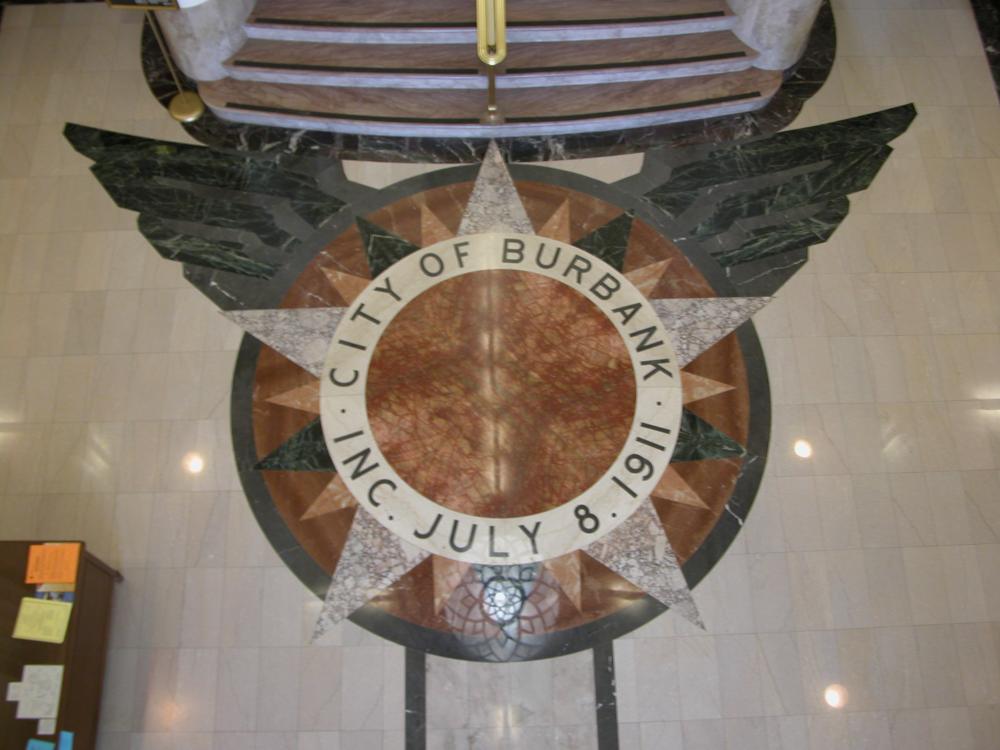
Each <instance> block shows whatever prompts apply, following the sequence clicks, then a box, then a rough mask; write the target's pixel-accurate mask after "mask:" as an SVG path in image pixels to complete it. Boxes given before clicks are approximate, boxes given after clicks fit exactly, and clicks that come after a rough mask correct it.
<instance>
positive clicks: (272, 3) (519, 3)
mask: <svg viewBox="0 0 1000 750" xmlns="http://www.w3.org/2000/svg"><path fill="white" fill-rule="evenodd" d="M701 14H714V15H724V16H730V15H732V11H731V10H730V9H729V6H728V5H727V4H726V2H725V0H630V2H627V3H619V2H615V3H609V2H607V0H547V2H544V3H542V2H538V1H537V0H507V24H508V26H512V27H516V26H518V25H521V24H547V23H573V22H577V23H588V22H608V23H625V22H640V21H644V20H645V21H650V20H658V19H666V18H670V17H675V16H682V17H683V16H691V15H701ZM250 22H251V23H256V24H266V23H295V22H301V23H330V24H338V25H339V24H343V25H359V26H388V27H393V26H395V27H398V26H441V25H446V26H456V25H459V26H463V25H474V24H475V22H476V11H475V3H473V2H472V1H471V0H420V2H413V0H382V1H381V2H379V3H378V4H377V5H373V4H370V3H359V2H357V0H258V3H257V6H256V8H254V11H253V13H252V15H251V18H250Z"/></svg>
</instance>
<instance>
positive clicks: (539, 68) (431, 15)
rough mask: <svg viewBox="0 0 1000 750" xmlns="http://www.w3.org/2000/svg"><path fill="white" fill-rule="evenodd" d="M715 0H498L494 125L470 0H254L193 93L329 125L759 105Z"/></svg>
mask: <svg viewBox="0 0 1000 750" xmlns="http://www.w3.org/2000/svg"><path fill="white" fill-rule="evenodd" d="M734 21H735V16H734V15H733V14H732V12H731V11H730V9H729V7H728V6H727V5H726V2H725V0H631V1H628V2H617V1H616V2H609V1H608V0H576V1H575V2H570V1H569V0H508V2H507V40H508V56H507V60H506V61H505V63H504V66H503V68H502V73H501V74H500V75H499V76H498V78H497V89H498V91H497V99H498V103H499V106H500V112H501V113H502V115H503V116H504V122H503V123H502V124H489V125H487V124H482V123H481V122H480V119H481V117H482V115H483V112H484V110H485V106H486V86H487V82H486V75H485V74H484V72H483V70H482V69H481V67H480V65H479V61H478V60H477V58H476V51H475V43H476V20H475V2H474V0H380V1H379V2H375V1H374V0H372V1H370V2H366V3H360V2H356V0H259V2H258V3H257V6H256V8H255V9H254V11H253V13H252V14H251V16H250V18H249V19H248V20H247V22H246V25H245V30H246V34H247V37H248V39H247V41H246V43H245V44H244V45H243V47H242V48H241V49H240V50H239V51H238V52H237V53H236V54H235V55H233V56H232V57H231V58H230V59H229V60H228V61H227V62H226V65H225V67H226V70H227V72H228V77H226V78H224V79H222V80H219V81H208V82H203V83H201V84H200V85H199V91H200V92H201V95H202V97H203V98H204V99H205V101H206V103H207V104H208V105H209V106H210V107H211V108H212V109H213V110H214V111H215V112H216V113H217V114H218V115H219V116H221V117H223V118H224V119H227V120H233V121H238V122H247V123H256V124H262V125H272V126H277V127H285V128H295V129H308V130H327V131H336V132H342V133H355V134H367V135H386V136H424V137H511V136H534V135H554V134H568V133H587V132H601V131H614V130H621V129H626V128H635V127H642V126H651V125H662V124H666V123H673V122H681V121H685V120H696V119H701V118H705V117H716V116H720V115H728V114H735V113H738V112H746V111H750V110H754V109H758V108H760V107H762V106H764V105H765V104H766V103H767V102H768V101H769V100H770V98H771V97H772V96H773V95H774V93H775V92H776V91H777V89H778V87H779V86H780V85H781V73H780V72H777V71H764V70H760V69H757V68H754V67H753V62H754V59H755V57H756V54H755V52H754V51H753V50H752V49H750V48H749V47H747V46H745V45H744V44H742V43H741V42H740V41H739V39H737V38H736V36H735V35H733V33H732V31H731V28H732V26H733V24H734Z"/></svg>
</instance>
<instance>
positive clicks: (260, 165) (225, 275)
mask: <svg viewBox="0 0 1000 750" xmlns="http://www.w3.org/2000/svg"><path fill="white" fill-rule="evenodd" d="M63 132H64V135H65V137H66V139H67V140H68V141H69V142H70V143H71V144H72V146H73V147H74V148H75V149H76V150H77V151H78V152H80V153H81V154H83V155H84V156H86V157H88V158H89V159H92V160H93V161H94V164H93V166H92V167H91V171H92V172H93V173H94V175H95V176H96V177H97V179H98V181H99V182H100V183H101V185H103V186H104V189H105V190H107V192H108V194H109V195H110V196H111V197H112V199H113V200H114V201H115V203H117V204H118V205H119V206H121V207H122V208H127V209H130V210H133V211H137V212H139V219H138V227H139V231H140V232H142V234H143V235H144V236H145V237H146V239H147V240H149V242H150V244H152V245H153V247H154V248H156V250H157V252H158V253H159V254H160V255H162V256H163V257H164V258H167V259H169V260H176V261H179V262H181V263H183V264H184V266H185V275H186V276H187V277H188V278H189V279H190V280H192V281H193V282H194V283H195V284H196V286H199V287H200V288H201V289H202V291H204V292H206V293H207V294H209V296H211V297H213V299H216V301H217V302H219V303H220V307H223V308H224V309H225V308H228V307H232V306H233V304H234V301H235V300H236V299H237V298H239V299H240V300H241V301H242V300H244V299H246V298H252V297H253V296H254V295H253V294H252V293H251V294H247V293H246V292H248V291H249V292H252V289H253V286H254V283H253V282H254V281H256V282H258V283H259V284H266V282H267V281H269V280H270V279H271V278H272V277H274V276H275V275H276V274H277V273H279V271H281V269H282V268H283V267H284V265H285V264H286V263H287V261H288V260H289V259H290V258H291V257H292V256H293V254H294V251H295V249H296V248H297V247H298V246H299V245H300V244H301V243H304V242H308V241H310V240H311V239H313V238H314V237H315V235H316V231H317V229H319V228H320V227H322V226H323V225H324V224H325V223H327V222H328V221H329V220H330V219H331V217H333V216H334V215H335V214H336V213H337V212H338V211H340V209H341V208H343V207H344V205H345V201H344V200H342V199H341V198H339V197H337V196H336V195H334V194H333V192H332V190H331V189H330V186H331V184H332V183H333V182H335V180H336V177H337V175H336V174H333V175H331V174H330V173H331V172H334V173H336V172H339V170H340V165H339V162H336V161H334V160H329V159H324V160H320V159H316V158H312V157H300V156H293V155H289V154H275V155H270V154H251V153H245V152H239V153H237V152H226V151H218V150H215V149H208V148H205V147H202V146H191V145H186V144H180V143H171V142H168V141H159V140H153V139H149V138H139V137H137V136H132V135H126V134H123V133H114V132H110V131H106V130H99V129H96V128H90V127H86V126H83V125H76V124H72V123H70V124H67V125H66V127H65V129H64V131H63ZM238 279H243V280H244V281H243V282H242V284H241V283H239V282H238ZM234 281H236V282H237V283H236V286H239V287H241V288H240V292H241V294H238V295H236V294H230V293H227V292H226V287H227V286H233V285H234ZM199 282H200V283H199Z"/></svg>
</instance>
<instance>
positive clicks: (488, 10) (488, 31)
mask: <svg viewBox="0 0 1000 750" xmlns="http://www.w3.org/2000/svg"><path fill="white" fill-rule="evenodd" d="M476 54H477V55H478V56H479V60H480V61H481V62H482V63H483V65H485V66H486V80H487V90H486V97H487V98H486V114H485V115H483V122H484V123H500V122H503V115H501V114H500V107H499V105H498V104H497V66H498V65H500V63H502V62H503V61H504V59H505V58H506V57H507V8H506V2H505V0H476Z"/></svg>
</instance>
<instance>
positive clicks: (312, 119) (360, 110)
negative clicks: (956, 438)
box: [199, 68, 781, 138]
mask: <svg viewBox="0 0 1000 750" xmlns="http://www.w3.org/2000/svg"><path fill="white" fill-rule="evenodd" d="M780 85H781V73H780V72H775V71H765V70H760V69H757V68H749V69H747V70H740V71H735V72H732V73H721V74H716V75H708V76H695V77H688V78H672V79H661V80H656V81H638V82H622V83H607V84H597V85H580V86H566V87H562V88H559V89H551V88H544V87H543V88H521V89H506V90H500V91H499V92H498V102H499V105H500V111H501V113H502V114H503V116H504V117H505V121H504V122H503V123H502V124H489V125H486V124H482V123H481V122H480V117H481V116H482V114H483V111H484V109H485V106H486V98H485V93H484V92H475V93H473V92H470V91H462V90H452V89H431V90H428V89H405V88H378V87H334V86H308V85H300V84H290V83H267V82H262V81H241V80H237V79H233V78H225V79H222V80H220V81H208V82H204V83H202V84H201V85H200V86H199V91H200V92H201V95H202V97H203V98H204V99H205V102H206V103H207V104H208V105H209V106H210V107H211V108H212V110H213V111H215V112H216V114H218V115H219V116H220V117H223V118H224V119H227V120H231V121H237V122H247V123H257V124H262V125H272V126H276V127H283V128H293V129H308V130H327V131H336V132H342V133H356V134H367V135H387V136H413V137H420V136H422V137H460V138H465V137H469V138H477V137H478V138H488V137H511V136H529V135H552V134H556V133H561V134H566V133H586V132H600V131H614V130H621V129H626V128H634V127H643V126H650V125H660V124H666V123H671V122H681V121H685V120H696V119H702V118H705V117H717V116H721V115H728V114H735V113H738V112H747V111H751V110H754V109H758V108H760V107H762V106H763V105H764V104H766V103H767V101H769V100H770V98H771V97H772V96H773V95H774V93H775V92H776V91H777V90H778V87H779V86H780Z"/></svg>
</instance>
